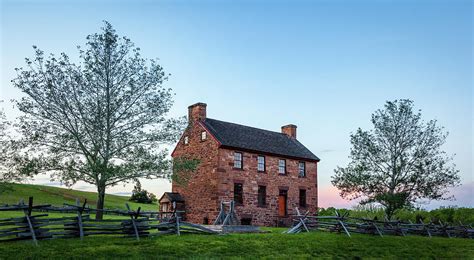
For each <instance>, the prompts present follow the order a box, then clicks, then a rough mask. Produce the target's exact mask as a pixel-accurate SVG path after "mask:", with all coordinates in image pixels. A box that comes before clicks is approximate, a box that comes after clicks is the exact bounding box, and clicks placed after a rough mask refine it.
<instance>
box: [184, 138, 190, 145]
mask: <svg viewBox="0 0 474 260" xmlns="http://www.w3.org/2000/svg"><path fill="white" fill-rule="evenodd" d="M184 144H189V136H185V137H184Z"/></svg>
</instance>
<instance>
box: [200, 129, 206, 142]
mask: <svg viewBox="0 0 474 260" xmlns="http://www.w3.org/2000/svg"><path fill="white" fill-rule="evenodd" d="M206 138H207V132H206V131H204V132H201V141H204V140H206Z"/></svg>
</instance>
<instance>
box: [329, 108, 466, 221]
mask: <svg viewBox="0 0 474 260" xmlns="http://www.w3.org/2000/svg"><path fill="white" fill-rule="evenodd" d="M372 124H373V126H374V128H373V129H372V130H370V131H364V130H362V129H360V128H359V129H358V130H357V132H356V133H355V134H352V135H351V144H352V148H351V154H350V157H349V158H350V159H351V162H350V163H349V164H348V165H347V166H346V167H339V166H338V167H337V168H336V169H335V175H334V176H332V184H333V185H334V186H336V187H337V188H338V189H339V190H340V195H341V196H342V197H343V198H346V199H356V198H362V201H361V204H367V203H374V202H375V203H380V204H381V205H383V206H384V207H385V212H386V215H387V217H388V218H391V217H392V215H393V214H394V212H395V211H396V210H398V209H401V208H405V207H410V206H412V205H413V203H414V202H415V201H416V200H419V199H429V200H442V199H449V198H450V197H446V194H447V192H448V188H449V187H453V186H456V185H458V184H459V181H460V179H459V175H458V170H456V169H455V165H454V164H452V163H451V161H452V159H453V158H452V157H450V156H447V155H446V153H445V152H444V151H442V150H441V147H442V145H443V144H444V143H445V140H446V137H447V133H446V132H444V131H443V128H441V127H438V126H437V124H436V120H430V121H428V122H424V121H423V120H422V119H421V113H420V111H418V112H414V111H413V102H412V101H411V100H406V99H404V100H395V101H393V102H387V103H386V104H385V108H384V109H379V110H377V111H376V112H375V113H374V114H372Z"/></svg>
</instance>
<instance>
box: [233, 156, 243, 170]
mask: <svg viewBox="0 0 474 260" xmlns="http://www.w3.org/2000/svg"><path fill="white" fill-rule="evenodd" d="M234 168H237V169H242V168H243V163H242V153H237V152H236V153H234Z"/></svg>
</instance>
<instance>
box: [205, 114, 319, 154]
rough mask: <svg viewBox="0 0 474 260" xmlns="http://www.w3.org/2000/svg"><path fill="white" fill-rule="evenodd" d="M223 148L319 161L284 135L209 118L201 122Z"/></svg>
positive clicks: (297, 142) (292, 139) (306, 149)
mask: <svg viewBox="0 0 474 260" xmlns="http://www.w3.org/2000/svg"><path fill="white" fill-rule="evenodd" d="M201 122H202V124H203V125H204V127H206V128H207V130H208V131H209V132H210V133H211V134H212V135H213V136H214V137H215V138H216V139H217V140H218V141H219V142H220V143H221V145H222V146H224V147H230V148H237V149H244V150H250V151H255V152H262V153H269V154H275V155H280V156H284V157H293V158H301V159H305V160H313V161H319V158H318V157H317V156H316V155H314V154H313V153H312V152H311V151H310V150H308V148H306V147H305V146H304V145H303V144H301V143H300V142H299V141H298V140H296V139H295V138H291V137H289V136H287V135H286V134H283V133H279V132H274V131H269V130H264V129H259V128H255V127H250V126H244V125H239V124H234V123H229V122H224V121H220V120H215V119H211V118H206V119H204V120H203V121H201Z"/></svg>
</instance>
